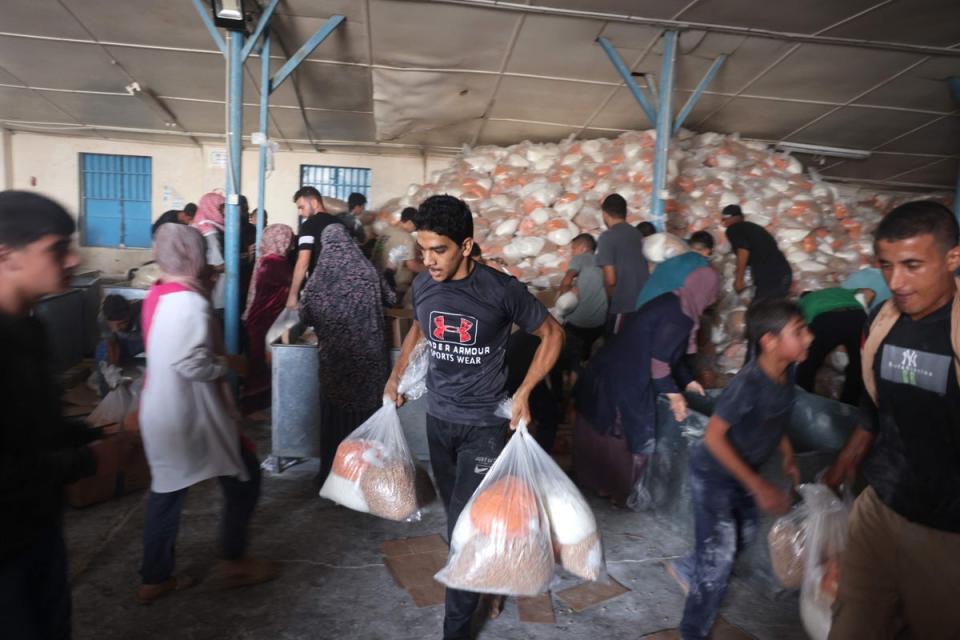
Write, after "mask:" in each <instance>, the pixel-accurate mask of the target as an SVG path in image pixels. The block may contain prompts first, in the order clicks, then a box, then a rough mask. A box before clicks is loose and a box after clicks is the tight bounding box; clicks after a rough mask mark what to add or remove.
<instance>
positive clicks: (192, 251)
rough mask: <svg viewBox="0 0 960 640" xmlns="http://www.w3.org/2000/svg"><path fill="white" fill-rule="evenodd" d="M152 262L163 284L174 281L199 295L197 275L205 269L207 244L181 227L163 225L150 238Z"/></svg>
mask: <svg viewBox="0 0 960 640" xmlns="http://www.w3.org/2000/svg"><path fill="white" fill-rule="evenodd" d="M153 259H154V260H155V261H156V263H157V266H158V267H160V270H161V271H163V281H164V282H177V283H180V284H183V285H185V286H187V287H189V288H190V289H193V290H194V291H197V292H203V291H204V287H203V285H202V284H201V283H200V276H201V275H203V271H204V269H205V268H206V266H207V243H206V241H205V240H204V239H203V236H202V235H200V233H199V232H198V231H197V230H196V229H193V228H191V227H187V226H185V225H182V224H165V225H163V226H161V227H160V228H159V229H157V235H156V236H154V238H153Z"/></svg>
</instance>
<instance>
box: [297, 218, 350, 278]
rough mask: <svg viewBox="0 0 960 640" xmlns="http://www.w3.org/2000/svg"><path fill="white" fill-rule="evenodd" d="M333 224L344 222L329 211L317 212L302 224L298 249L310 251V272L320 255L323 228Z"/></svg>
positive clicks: (298, 238) (298, 237)
mask: <svg viewBox="0 0 960 640" xmlns="http://www.w3.org/2000/svg"><path fill="white" fill-rule="evenodd" d="M331 224H342V223H341V222H340V220H339V219H338V218H337V217H336V216H332V215H330V214H329V213H324V212H322V211H321V212H319V213H315V214H313V215H312V216H310V217H309V218H307V219H306V220H304V221H303V224H301V225H300V235H298V236H297V250H298V251H310V252H311V253H310V269H309V271H308V273H313V268H314V267H315V266H316V264H317V257H318V256H319V255H320V236H321V234H323V230H324V229H326V228H327V227H328V226H330V225H331Z"/></svg>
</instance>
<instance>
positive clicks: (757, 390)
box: [690, 359, 797, 482]
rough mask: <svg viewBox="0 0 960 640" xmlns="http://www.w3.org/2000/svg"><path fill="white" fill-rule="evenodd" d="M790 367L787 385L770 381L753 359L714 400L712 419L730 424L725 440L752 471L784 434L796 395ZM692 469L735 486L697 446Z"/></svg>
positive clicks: (707, 453)
mask: <svg viewBox="0 0 960 640" xmlns="http://www.w3.org/2000/svg"><path fill="white" fill-rule="evenodd" d="M794 371H795V368H794V367H791V368H790V372H789V375H788V381H787V383H786V384H780V383H778V382H776V381H774V380H772V379H770V378H769V377H768V376H767V374H766V373H764V371H763V369H761V368H760V365H759V364H758V363H757V361H756V359H754V360H751V361H750V362H749V363H747V365H746V366H745V367H744V368H743V369H741V370H740V373H738V374H737V375H736V376H735V377H734V378H733V380H732V381H731V382H730V384H729V385H728V386H727V388H726V389H724V390H723V395H721V396H720V399H719V400H717V405H716V407H714V409H713V413H714V415H716V416H718V417H720V418H722V419H723V420H725V421H726V422H727V423H729V424H730V429H729V430H728V431H727V440H729V441H730V444H731V445H732V446H733V448H734V449H735V450H736V451H737V453H738V454H739V455H740V457H741V458H743V461H744V462H746V463H747V464H748V465H749V466H750V468H752V469H753V470H754V471H756V470H758V469H759V468H760V466H761V465H762V464H763V463H764V462H766V461H767V459H769V458H770V456H771V455H773V452H774V451H776V449H777V445H779V444H780V440H781V439H782V438H783V435H784V434H785V433H786V432H787V427H788V426H789V425H790V416H791V414H792V413H793V405H794V403H795V401H796V397H797V393H796V388H795V387H794V381H793V379H794ZM690 464H691V467H692V468H693V469H694V470H695V471H697V472H699V473H700V474H702V475H705V476H708V477H713V478H717V479H722V480H726V481H733V482H735V480H734V478H733V476H732V475H730V473H729V472H728V471H727V470H726V469H725V468H724V467H723V465H721V464H720V463H719V462H718V461H717V460H716V458H714V457H713V455H712V454H711V453H710V452H709V451H708V450H707V448H706V446H705V445H703V443H702V442H701V443H698V444H697V446H696V447H694V450H693V452H692V453H691V461H690Z"/></svg>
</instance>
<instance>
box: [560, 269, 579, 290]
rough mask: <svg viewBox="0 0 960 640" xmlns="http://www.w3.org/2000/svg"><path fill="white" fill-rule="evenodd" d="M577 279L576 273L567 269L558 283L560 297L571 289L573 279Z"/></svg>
mask: <svg viewBox="0 0 960 640" xmlns="http://www.w3.org/2000/svg"><path fill="white" fill-rule="evenodd" d="M576 277H577V272H576V271H574V270H573V269H569V270H568V271H567V272H566V273H565V274H564V275H563V281H562V282H561V283H560V295H563V294H565V293H566V292H567V291H570V290H571V289H573V281H574V278H576Z"/></svg>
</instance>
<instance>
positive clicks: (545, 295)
mask: <svg viewBox="0 0 960 640" xmlns="http://www.w3.org/2000/svg"><path fill="white" fill-rule="evenodd" d="M535 297H536V298H537V300H539V301H540V302H542V303H543V306H545V307H546V308H547V309H549V308H550V307H552V306H553V305H555V304H556V303H557V298H559V297H560V290H559V289H543V290H541V291H539V292H537V293H536V294H535Z"/></svg>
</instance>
